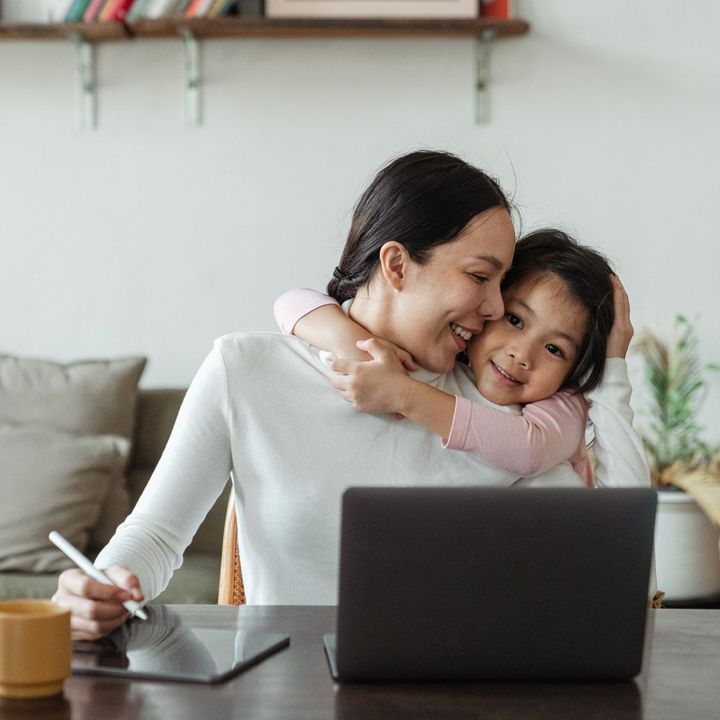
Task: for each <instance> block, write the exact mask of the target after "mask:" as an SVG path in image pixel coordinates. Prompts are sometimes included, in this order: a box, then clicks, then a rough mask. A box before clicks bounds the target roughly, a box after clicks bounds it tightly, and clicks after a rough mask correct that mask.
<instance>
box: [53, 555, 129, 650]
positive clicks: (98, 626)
mask: <svg viewBox="0 0 720 720" xmlns="http://www.w3.org/2000/svg"><path fill="white" fill-rule="evenodd" d="M104 572H105V574H106V575H107V576H108V577H109V578H110V579H111V580H112V581H113V582H114V583H116V584H117V585H119V586H120V587H116V586H115V585H108V584H107V583H101V582H98V581H97V580H93V579H92V578H90V577H88V576H87V575H85V573H83V572H82V571H80V570H78V569H76V568H73V569H72V570H66V571H65V572H63V573H61V575H60V577H59V578H58V589H57V592H56V593H55V595H53V598H52V599H53V602H56V603H57V604H58V605H61V606H62V607H66V608H68V609H69V610H70V613H71V615H70V627H71V630H72V635H73V638H75V639H78V640H95V639H97V638H99V637H102V636H104V635H107V633H109V632H111V631H112V630H114V629H115V628H116V627H119V626H120V625H122V624H123V623H124V622H125V620H127V618H128V611H127V610H126V608H125V607H124V606H123V604H122V603H123V602H125V601H126V600H130V599H131V598H132V599H134V600H138V601H139V600H142V599H143V592H142V589H141V587H140V581H139V580H138V578H137V577H136V576H135V575H133V574H132V573H131V572H130V571H129V570H127V568H123V567H120V566H119V565H113V566H111V567H109V568H107V570H104Z"/></svg>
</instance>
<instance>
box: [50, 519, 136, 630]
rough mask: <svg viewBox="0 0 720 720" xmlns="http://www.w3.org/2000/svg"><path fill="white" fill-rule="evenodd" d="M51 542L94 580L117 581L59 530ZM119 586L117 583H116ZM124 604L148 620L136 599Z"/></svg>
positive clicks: (103, 581) (112, 583) (111, 583)
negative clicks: (97, 566)
mask: <svg viewBox="0 0 720 720" xmlns="http://www.w3.org/2000/svg"><path fill="white" fill-rule="evenodd" d="M48 538H49V539H50V542H51V543H53V545H57V547H59V548H60V550H62V551H63V552H64V553H65V554H66V555H67V556H68V557H69V558H70V559H71V560H72V561H73V562H74V563H75V564H76V565H77V566H78V567H79V568H80V569H81V570H82V571H83V572H84V573H85V574H86V575H89V576H90V577H91V578H92V579H93V580H97V581H98V582H101V583H105V585H115V583H114V582H113V581H112V580H111V579H110V578H109V577H108V576H107V575H106V574H105V573H104V572H103V571H102V570H98V569H97V568H96V567H95V566H94V565H93V564H92V563H91V562H90V561H89V560H88V559H87V558H86V557H85V556H84V555H83V554H82V553H81V552H80V551H79V550H78V549H77V548H76V547H73V546H72V545H71V544H70V543H69V542H68V541H67V540H66V539H65V538H64V537H63V536H62V535H61V534H60V533H59V532H55V531H54V530H53V531H52V532H51V533H50V534H49V535H48ZM115 587H117V585H115ZM123 605H124V606H125V609H126V610H127V611H128V612H129V613H130V615H132V616H133V617H138V618H140V619H141V620H147V615H146V614H145V612H144V611H143V610H142V609H141V608H140V605H139V604H138V603H136V602H135V601H134V600H126V601H125V602H124V603H123Z"/></svg>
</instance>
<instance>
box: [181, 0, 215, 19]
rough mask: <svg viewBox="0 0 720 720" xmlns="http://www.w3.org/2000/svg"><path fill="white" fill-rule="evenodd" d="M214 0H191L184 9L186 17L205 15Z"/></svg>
mask: <svg viewBox="0 0 720 720" xmlns="http://www.w3.org/2000/svg"><path fill="white" fill-rule="evenodd" d="M214 2H215V0H193V1H192V2H191V3H190V7H189V8H188V9H187V10H186V11H185V15H186V17H205V16H206V15H207V14H208V12H209V10H210V8H211V7H212V5H213V3H214Z"/></svg>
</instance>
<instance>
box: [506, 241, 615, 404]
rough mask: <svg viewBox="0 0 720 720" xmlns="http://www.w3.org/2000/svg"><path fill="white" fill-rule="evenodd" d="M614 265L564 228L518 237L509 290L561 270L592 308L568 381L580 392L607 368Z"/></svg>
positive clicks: (569, 287)
mask: <svg viewBox="0 0 720 720" xmlns="http://www.w3.org/2000/svg"><path fill="white" fill-rule="evenodd" d="M612 272H613V270H612V267H611V266H610V263H609V262H608V261H607V259H606V258H605V257H604V256H603V255H601V254H600V253H599V252H598V251H597V250H593V249H592V248H589V247H587V246H585V245H580V244H579V243H578V242H577V241H576V240H573V238H571V237H570V236H569V235H567V234H566V233H564V232H562V231H561V230H554V229H545V230H536V231H535V232H532V233H530V234H529V235H526V236H525V237H524V238H522V239H521V240H519V241H518V243H517V245H516V246H515V256H514V258H513V265H512V268H511V269H510V270H509V271H508V274H507V275H506V277H505V280H504V281H503V292H505V291H506V290H509V289H510V288H512V287H513V286H516V285H519V284H520V283H522V282H525V281H526V280H532V279H537V278H540V277H542V276H543V275H547V274H548V273H552V274H553V275H556V276H557V277H558V278H559V279H560V280H562V282H563V283H564V285H565V287H566V288H567V290H568V292H569V293H570V295H572V297H574V298H575V299H576V300H577V301H578V302H579V303H580V304H581V305H582V306H583V307H584V308H585V309H586V310H587V313H588V324H587V330H586V331H585V337H584V338H583V341H582V344H581V346H580V351H579V353H578V360H577V362H576V364H575V368H574V369H573V371H572V372H571V373H570V375H569V376H568V377H567V379H566V380H565V382H564V383H563V387H564V388H573V389H574V390H576V392H578V393H585V392H589V391H590V390H592V389H593V388H594V387H596V386H597V384H598V383H599V382H600V379H601V377H602V374H603V370H604V369H605V353H606V350H607V339H608V335H609V333H610V328H612V325H613V321H614V319H615V310H614V307H613V287H612V282H611V279H610V276H611V274H612Z"/></svg>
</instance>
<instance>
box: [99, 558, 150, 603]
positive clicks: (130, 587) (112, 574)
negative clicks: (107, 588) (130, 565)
mask: <svg viewBox="0 0 720 720" xmlns="http://www.w3.org/2000/svg"><path fill="white" fill-rule="evenodd" d="M103 572H104V573H105V574H106V575H107V576H108V577H109V578H110V579H111V580H112V581H113V582H114V583H115V584H116V585H117V586H118V587H121V588H123V589H125V590H127V591H128V592H129V593H130V596H131V597H132V599H133V600H135V601H137V602H140V601H141V600H144V599H145V595H144V594H143V591H142V588H141V587H140V580H139V579H138V578H137V576H136V575H133V574H132V573H131V572H130V571H129V570H128V569H127V568H125V567H122V565H111V566H110V567H109V568H107V569H106V570H104V571H103Z"/></svg>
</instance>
